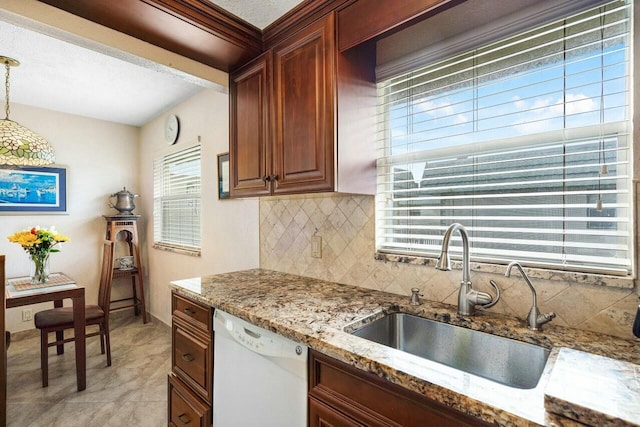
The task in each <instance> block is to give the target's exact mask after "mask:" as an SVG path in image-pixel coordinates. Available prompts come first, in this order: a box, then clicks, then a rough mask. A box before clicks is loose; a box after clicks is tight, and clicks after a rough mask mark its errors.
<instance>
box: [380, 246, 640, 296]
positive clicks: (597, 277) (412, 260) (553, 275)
mask: <svg viewBox="0 0 640 427" xmlns="http://www.w3.org/2000/svg"><path fill="white" fill-rule="evenodd" d="M374 258H375V259H376V260H378V261H384V262H401V263H406V264H414V265H426V266H433V267H435V263H436V259H435V258H428V257H421V256H415V255H398V254H388V253H383V252H376V253H375V255H374ZM451 268H453V269H456V270H461V269H462V261H456V260H451ZM505 268H506V266H504V265H502V264H489V263H482V262H472V263H471V270H472V271H478V272H482V273H492V274H501V275H503V274H504V272H505ZM524 270H525V272H526V273H527V275H528V276H529V277H531V278H535V279H543V280H557V281H562V282H568V283H575V284H582V285H593V286H605V287H611V288H620V289H633V288H634V286H635V285H634V280H633V278H632V277H619V276H609V275H605V274H592V273H577V272H572V271H560V270H547V269H542V268H531V267H524Z"/></svg>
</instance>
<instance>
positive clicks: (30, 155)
mask: <svg viewBox="0 0 640 427" xmlns="http://www.w3.org/2000/svg"><path fill="white" fill-rule="evenodd" d="M0 63H2V64H4V65H5V69H6V73H5V96H6V98H5V113H6V116H5V118H4V119H3V120H0V165H16V166H42V165H49V164H51V163H54V162H55V154H54V153H53V148H51V145H49V143H48V142H47V140H46V139H44V138H43V137H41V136H40V135H38V134H36V133H34V132H32V131H30V130H29V129H27V128H26V127H24V126H20V125H19V124H18V123H16V122H14V121H13V120H9V70H10V68H11V67H17V66H18V65H20V62H18V61H16V60H15V59H12V58H8V57H6V56H0Z"/></svg>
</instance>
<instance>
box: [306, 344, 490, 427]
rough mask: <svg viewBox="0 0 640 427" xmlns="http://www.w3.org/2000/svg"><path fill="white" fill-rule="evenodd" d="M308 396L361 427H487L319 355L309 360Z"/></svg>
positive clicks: (377, 378)
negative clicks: (353, 420)
mask: <svg viewBox="0 0 640 427" xmlns="http://www.w3.org/2000/svg"><path fill="white" fill-rule="evenodd" d="M309 396H310V398H311V397H315V398H317V399H318V400H320V401H322V402H324V403H325V404H327V405H329V406H330V407H332V408H334V409H337V410H338V411H339V412H340V413H342V414H345V415H346V416H348V417H350V418H353V419H355V420H357V421H358V422H361V423H362V424H364V425H377V426H416V427H418V426H419V427H427V426H438V427H444V426H487V425H488V424H486V423H484V422H483V421H482V420H479V419H477V418H474V417H471V416H469V415H467V414H464V413H462V412H460V411H458V410H456V409H453V408H450V407H448V406H446V405H443V404H441V403H439V402H436V401H435V400H432V399H429V398H428V397H426V396H424V395H421V394H418V393H415V392H412V391H410V390H406V389H404V388H403V387H400V386H398V385H397V384H393V383H390V382H389V381H385V380H383V379H382V378H380V377H378V376H376V375H374V374H371V373H369V372H365V371H362V370H360V369H356V368H354V367H353V366H350V365H347V364H346V363H343V362H340V361H338V360H335V359H332V358H330V357H328V356H325V355H323V354H320V353H318V352H315V351H314V352H311V353H310V358H309Z"/></svg>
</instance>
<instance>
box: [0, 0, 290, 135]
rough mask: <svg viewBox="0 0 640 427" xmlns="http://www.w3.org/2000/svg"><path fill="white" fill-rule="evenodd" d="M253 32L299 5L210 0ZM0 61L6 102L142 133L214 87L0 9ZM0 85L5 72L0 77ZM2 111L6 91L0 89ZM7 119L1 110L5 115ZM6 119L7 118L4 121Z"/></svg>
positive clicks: (285, 0) (287, 1) (279, 1)
mask: <svg viewBox="0 0 640 427" xmlns="http://www.w3.org/2000/svg"><path fill="white" fill-rule="evenodd" d="M210 1H212V2H213V3H216V4H218V5H219V6H221V7H223V8H224V9H227V10H228V11H229V12H231V13H233V14H235V15H237V16H239V17H240V18H242V19H244V20H245V21H247V22H249V23H251V24H253V25H255V26H256V27H258V28H264V27H266V26H267V25H269V24H270V23H272V22H273V21H275V20H276V19H277V18H279V17H280V16H282V15H283V14H284V13H286V12H287V11H288V10H290V9H291V8H292V7H294V6H295V5H296V4H298V3H299V2H300V0H215V1H214V0H210ZM0 56H8V57H11V58H14V59H16V60H18V61H20V63H21V65H20V66H19V67H13V68H12V69H11V92H10V102H11V103H12V104H13V103H18V104H24V105H30V106H34V107H40V108H45V109H49V110H54V111H60V112H64V113H69V114H76V115H80V116H85V117H91V118H96V119H100V120H107V121H111V122H116V123H122V124H128V125H133V126H142V125H144V124H145V123H147V122H148V121H150V120H151V119H153V118H154V117H157V116H158V115H160V114H162V113H163V112H165V111H168V110H170V109H171V108H172V107H173V106H175V105H177V104H179V103H180V102H182V101H184V100H186V99H188V98H190V97H191V96H193V95H194V94H196V93H197V92H199V91H201V90H203V89H205V88H218V89H219V88H220V87H219V86H218V85H217V84H214V83H211V82H209V81H207V80H204V79H201V78H198V77H194V76H191V75H189V74H186V73H184V72H181V71H178V70H175V69H172V68H169V67H166V66H161V65H159V64H156V63H153V62H151V61H147V60H144V59H142V58H139V57H135V56H133V55H130V54H128V53H125V52H122V51H118V50H115V49H113V48H109V47H107V46H104V45H98V44H97V43H95V42H89V41H87V40H85V39H81V38H79V37H77V36H74V35H72V34H69V33H65V32H63V31H61V30H58V29H55V28H51V27H48V26H45V25H43V24H40V23H37V22H34V21H31V20H28V19H25V18H23V17H20V16H17V15H14V14H12V13H10V12H7V11H5V10H3V9H2V7H1V6H0ZM0 73H1V74H2V77H3V78H2V81H4V71H3V70H0ZM0 106H2V107H4V84H3V85H1V86H0ZM2 111H4V108H2ZM0 118H4V114H3V115H2V117H0Z"/></svg>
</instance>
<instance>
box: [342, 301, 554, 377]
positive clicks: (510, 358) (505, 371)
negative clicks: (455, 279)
mask: <svg viewBox="0 0 640 427" xmlns="http://www.w3.org/2000/svg"><path fill="white" fill-rule="evenodd" d="M352 334H353V335H356V336H359V337H361V338H365V339H368V340H370V341H374V342H377V343H379V344H382V345H386V346H388V347H392V348H395V349H398V350H402V351H406V352H408V353H411V354H414V355H416V356H419V357H423V358H425V359H429V360H432V361H434V362H438V363H442V364H443V365H447V366H451V367H453V368H456V369H459V370H461V371H464V372H468V373H470V374H474V375H478V376H480V377H484V378H487V379H490V380H492V381H496V382H498V383H501V384H504V385H507V386H510V387H515V388H521V389H531V388H535V386H536V385H537V384H538V380H539V379H540V376H541V375H542V371H543V370H544V366H545V364H546V363H547V358H548V357H549V350H547V349H546V348H543V347H539V346H536V345H533V344H527V343H524V342H520V341H515V340H512V339H509V338H503V337H498V336H496V335H491V334H487V333H485V332H479V331H474V330H471V329H466V328H461V327H459V326H454V325H449V324H447V323H441V322H436V321H434V320H429V319H424V318H422V317H417V316H413V315H410V314H406V313H394V314H389V315H387V316H385V317H383V318H381V319H378V320H375V321H373V322H371V323H369V324H367V325H365V326H363V327H362V328H359V329H357V330H355V331H354V332H352Z"/></svg>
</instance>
